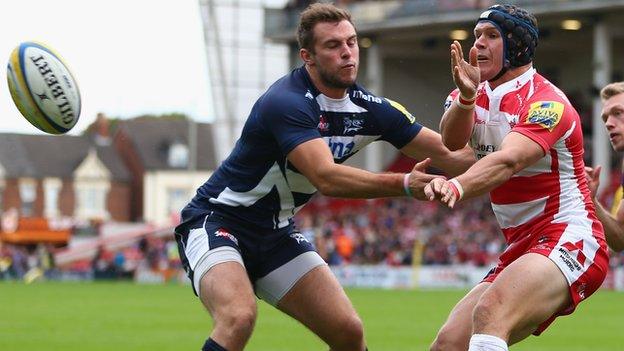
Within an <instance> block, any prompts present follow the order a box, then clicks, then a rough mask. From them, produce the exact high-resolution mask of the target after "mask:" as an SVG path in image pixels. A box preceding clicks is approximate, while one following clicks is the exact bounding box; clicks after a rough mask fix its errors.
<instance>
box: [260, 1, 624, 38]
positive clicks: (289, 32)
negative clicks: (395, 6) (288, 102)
mask: <svg viewBox="0 0 624 351" xmlns="http://www.w3.org/2000/svg"><path fill="white" fill-rule="evenodd" d="M523 7H524V8H525V9H527V10H529V11H531V12H532V13H534V14H535V15H536V16H537V17H538V19H539V17H540V16H544V15H547V16H556V15H566V14H578V13H609V12H611V11H613V10H615V9H624V2H623V1H622V0H586V1H566V2H548V3H542V4H533V5H524V6H523ZM267 11H270V12H272V14H271V15H270V16H273V18H274V17H275V15H276V14H275V12H274V11H276V10H274V9H267ZM277 11H282V12H283V10H277ZM481 11H482V9H479V10H462V11H452V12H445V13H437V14H425V15H417V16H406V17H393V18H387V19H385V20H382V21H375V22H359V21H357V19H356V21H355V24H356V26H357V29H358V33H359V34H360V35H366V34H374V33H383V32H393V31H398V30H403V29H408V28H417V27H439V26H447V25H454V24H465V23H469V22H473V21H474V20H475V18H476V17H477V16H478V15H479V14H480V13H481ZM267 16H269V15H267ZM283 16H288V14H287V13H283ZM294 32H295V28H282V29H281V30H280V31H276V32H274V33H270V32H269V31H267V32H265V37H266V38H268V39H270V40H273V41H276V42H282V43H295V41H296V39H295V36H294Z"/></svg>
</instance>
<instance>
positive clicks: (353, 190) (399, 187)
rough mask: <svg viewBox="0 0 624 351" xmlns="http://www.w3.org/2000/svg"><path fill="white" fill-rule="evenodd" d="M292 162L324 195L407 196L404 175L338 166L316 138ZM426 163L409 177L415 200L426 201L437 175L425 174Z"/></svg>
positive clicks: (301, 147)
mask: <svg viewBox="0 0 624 351" xmlns="http://www.w3.org/2000/svg"><path fill="white" fill-rule="evenodd" d="M287 157H288V161H289V162H290V163H292V164H293V165H294V166H295V167H296V168H297V170H299V172H301V173H302V174H303V175H304V176H305V177H306V178H308V180H309V181H310V182H311V183H312V184H313V185H314V186H315V187H316V188H317V189H318V190H319V191H320V192H321V193H322V194H323V195H327V196H333V197H348V198H379V197H390V196H405V195H406V191H405V187H404V185H405V184H404V182H405V181H406V176H405V174H403V173H373V172H368V171H365V170H362V169H358V168H354V167H349V166H345V165H340V164H337V163H335V162H334V158H333V156H332V154H331V151H330V150H329V148H328V147H327V144H326V143H325V141H323V139H320V138H316V139H312V140H308V141H306V142H304V143H301V144H299V145H297V146H296V147H295V148H294V149H293V150H292V151H291V152H290V153H288V156H287ZM429 162H430V161H429V160H425V161H423V162H421V163H419V164H417V165H416V167H414V169H413V170H412V172H411V173H409V176H407V182H408V186H409V188H410V191H411V192H412V194H413V195H414V197H416V198H419V199H423V200H424V199H425V198H424V192H423V189H424V187H425V185H427V184H428V183H429V182H430V181H431V180H433V179H434V178H436V176H434V175H430V174H426V173H424V170H425V168H426V167H427V166H428V164H429Z"/></svg>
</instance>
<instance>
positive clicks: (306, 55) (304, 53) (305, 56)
mask: <svg viewBox="0 0 624 351" xmlns="http://www.w3.org/2000/svg"><path fill="white" fill-rule="evenodd" d="M299 56H300V57H301V59H302V60H303V62H304V63H305V64H306V66H311V65H313V63H314V62H313V61H312V53H311V52H310V51H309V50H308V49H305V48H301V49H299Z"/></svg>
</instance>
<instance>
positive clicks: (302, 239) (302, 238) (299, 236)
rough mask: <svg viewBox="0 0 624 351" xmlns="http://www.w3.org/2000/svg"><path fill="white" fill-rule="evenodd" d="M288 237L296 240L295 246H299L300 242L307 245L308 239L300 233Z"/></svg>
mask: <svg viewBox="0 0 624 351" xmlns="http://www.w3.org/2000/svg"><path fill="white" fill-rule="evenodd" d="M290 237H291V238H293V239H295V240H297V244H301V242H302V241H305V242H307V243H309V241H308V239H306V237H305V236H303V234H301V233H292V234H290Z"/></svg>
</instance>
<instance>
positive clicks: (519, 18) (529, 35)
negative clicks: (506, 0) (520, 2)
mask: <svg viewBox="0 0 624 351" xmlns="http://www.w3.org/2000/svg"><path fill="white" fill-rule="evenodd" d="M481 21H488V22H491V23H492V24H494V25H495V26H496V27H497V28H498V30H499V32H500V33H501V36H502V37H503V39H504V40H503V43H504V53H505V57H504V58H503V60H504V61H503V67H509V66H511V67H520V66H524V65H526V64H527V63H529V62H532V61H533V56H534V55H535V48H536V47H537V42H538V38H539V29H538V28H537V19H535V16H533V15H532V14H531V13H529V12H528V11H526V10H524V9H521V8H519V7H517V6H514V5H494V6H490V7H489V8H488V9H487V10H486V11H484V12H483V13H482V14H481V15H480V16H479V19H478V20H477V23H479V22H481Z"/></svg>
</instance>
